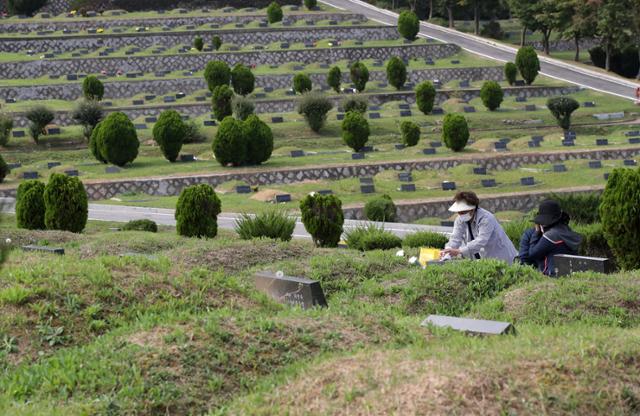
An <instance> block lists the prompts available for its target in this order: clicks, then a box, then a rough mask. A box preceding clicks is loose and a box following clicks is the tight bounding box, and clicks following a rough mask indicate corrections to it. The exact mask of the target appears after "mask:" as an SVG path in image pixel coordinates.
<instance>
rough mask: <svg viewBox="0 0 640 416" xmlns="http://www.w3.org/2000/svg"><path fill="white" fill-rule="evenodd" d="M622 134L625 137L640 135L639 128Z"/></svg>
mask: <svg viewBox="0 0 640 416" xmlns="http://www.w3.org/2000/svg"><path fill="white" fill-rule="evenodd" d="M624 135H625V136H627V137H635V136H640V130H633V131H628V132H626V133H625V134H624Z"/></svg>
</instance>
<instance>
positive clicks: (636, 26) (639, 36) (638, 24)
mask: <svg viewBox="0 0 640 416" xmlns="http://www.w3.org/2000/svg"><path fill="white" fill-rule="evenodd" d="M630 15H631V16H635V18H634V19H631V21H632V25H631V32H632V36H633V39H634V41H635V44H636V48H637V49H638V62H639V63H640V0H633V5H632V10H631V12H630ZM636 79H638V80H640V68H639V69H638V75H636Z"/></svg>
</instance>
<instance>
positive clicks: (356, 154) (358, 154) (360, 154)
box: [351, 152, 364, 160]
mask: <svg viewBox="0 0 640 416" xmlns="http://www.w3.org/2000/svg"><path fill="white" fill-rule="evenodd" d="M362 159H364V153H363V152H354V153H351V160H362Z"/></svg>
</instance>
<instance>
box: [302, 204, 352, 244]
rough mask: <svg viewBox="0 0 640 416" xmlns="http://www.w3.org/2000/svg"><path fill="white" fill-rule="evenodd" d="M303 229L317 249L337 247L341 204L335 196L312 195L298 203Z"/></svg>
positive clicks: (340, 230)
mask: <svg viewBox="0 0 640 416" xmlns="http://www.w3.org/2000/svg"><path fill="white" fill-rule="evenodd" d="M300 212H301V213H302V218H301V219H302V223H303V224H304V228H305V229H306V230H307V232H308V233H309V234H311V238H312V239H313V243H314V244H315V245H316V246H318V247H337V246H338V242H340V236H341V235H342V225H343V224H344V214H343V213H342V202H341V201H340V199H338V197H336V196H335V195H320V194H315V193H312V194H310V195H307V196H306V197H305V198H304V199H303V200H302V201H300Z"/></svg>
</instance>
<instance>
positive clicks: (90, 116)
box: [71, 100, 104, 140]
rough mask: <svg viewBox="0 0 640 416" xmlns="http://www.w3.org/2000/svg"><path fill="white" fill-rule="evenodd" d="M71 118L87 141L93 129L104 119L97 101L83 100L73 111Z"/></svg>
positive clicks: (102, 111) (102, 110)
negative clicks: (80, 128) (79, 126)
mask: <svg viewBox="0 0 640 416" xmlns="http://www.w3.org/2000/svg"><path fill="white" fill-rule="evenodd" d="M71 117H72V118H73V120H74V121H76V122H77V123H78V124H80V125H81V126H82V135H83V136H84V138H85V139H86V140H89V139H90V138H91V135H92V134H93V129H95V128H96V126H97V125H98V123H100V122H101V121H102V119H103V118H104V109H103V108H102V106H101V105H100V103H99V102H97V101H94V100H84V101H82V102H80V104H78V106H77V107H76V108H75V109H74V110H73V112H72V113H71Z"/></svg>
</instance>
